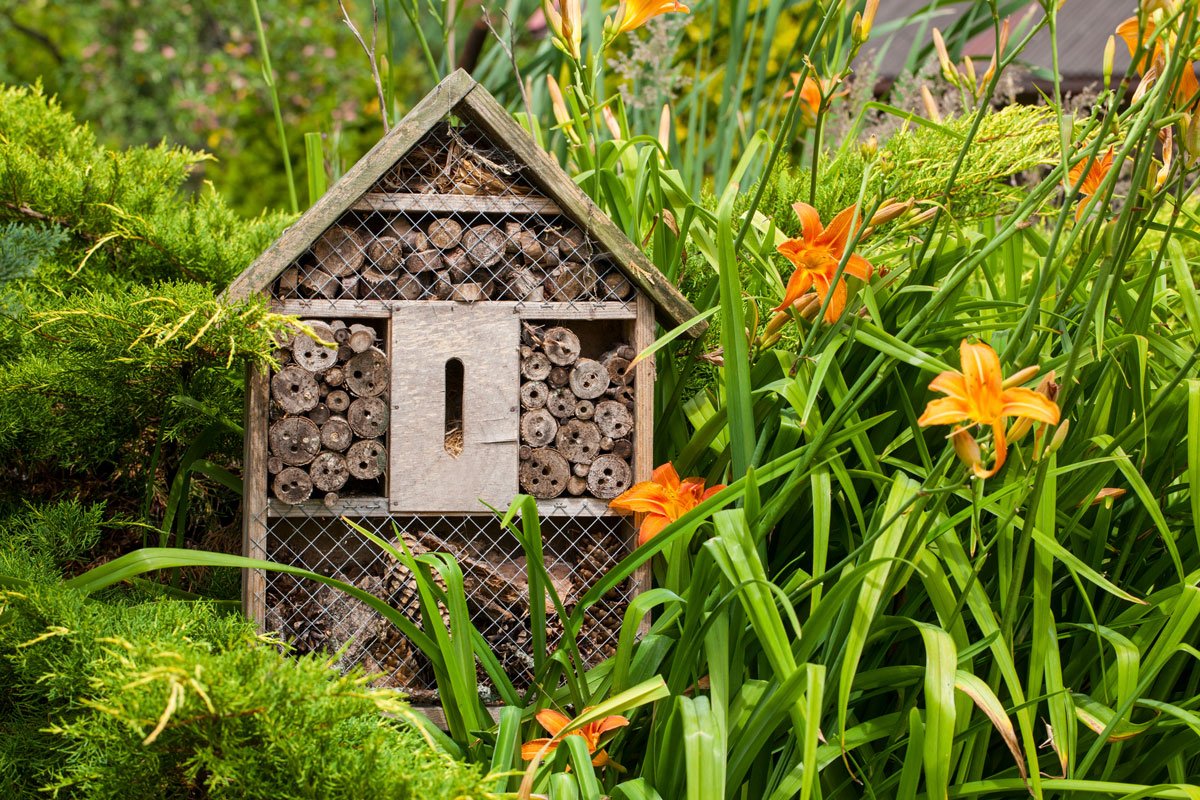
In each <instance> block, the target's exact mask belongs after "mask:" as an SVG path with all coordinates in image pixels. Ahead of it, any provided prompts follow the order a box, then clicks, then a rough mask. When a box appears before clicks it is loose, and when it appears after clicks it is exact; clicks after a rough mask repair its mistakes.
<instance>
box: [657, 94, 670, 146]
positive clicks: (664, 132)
mask: <svg viewBox="0 0 1200 800" xmlns="http://www.w3.org/2000/svg"><path fill="white" fill-rule="evenodd" d="M658 146H659V147H661V148H662V151H663V156H664V158H665V157H666V154H667V153H670V152H671V106H670V104H669V103H663V107H662V114H660V115H659V117H658Z"/></svg>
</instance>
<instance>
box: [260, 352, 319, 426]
mask: <svg viewBox="0 0 1200 800" xmlns="http://www.w3.org/2000/svg"><path fill="white" fill-rule="evenodd" d="M271 399H272V400H274V401H275V402H276V403H279V407H280V408H282V409H283V410H284V411H285V412H287V413H288V414H303V413H304V412H305V411H309V410H310V409H313V408H316V406H317V403H318V402H319V400H320V395H319V393H318V391H317V381H316V378H314V377H313V376H312V373H310V372H309V371H308V370H305V369H301V368H300V367H299V366H297V365H295V364H291V365H289V366H286V367H284V368H283V369H281V370H280V371H279V372H278V373H276V374H275V377H273V378H271Z"/></svg>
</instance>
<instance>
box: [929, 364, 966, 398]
mask: <svg viewBox="0 0 1200 800" xmlns="http://www.w3.org/2000/svg"><path fill="white" fill-rule="evenodd" d="M929 388H930V390H931V391H934V392H941V393H942V394H946V395H950V396H951V397H954V398H957V399H958V400H961V401H963V402H966V399H967V382H966V380H964V379H963V376H962V373H961V372H953V371H950V372H941V373H938V376H937V377H936V378H934V379H933V380H932V381H930V383H929Z"/></svg>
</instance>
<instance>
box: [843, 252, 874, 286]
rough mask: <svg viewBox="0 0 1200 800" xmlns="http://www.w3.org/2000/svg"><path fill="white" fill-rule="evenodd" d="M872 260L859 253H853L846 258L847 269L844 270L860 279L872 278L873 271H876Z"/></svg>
mask: <svg viewBox="0 0 1200 800" xmlns="http://www.w3.org/2000/svg"><path fill="white" fill-rule="evenodd" d="M874 269H875V268H874V267H872V266H871V262H870V261H867V260H866V259H865V258H863V257H862V256H860V255H859V254H858V253H851V254H850V258H849V259H847V260H846V269H845V270H844V272H845V273H846V274H847V275H853V276H854V277H856V278H858V279H859V280H860V281H869V280H871V273H872V272H873V271H874Z"/></svg>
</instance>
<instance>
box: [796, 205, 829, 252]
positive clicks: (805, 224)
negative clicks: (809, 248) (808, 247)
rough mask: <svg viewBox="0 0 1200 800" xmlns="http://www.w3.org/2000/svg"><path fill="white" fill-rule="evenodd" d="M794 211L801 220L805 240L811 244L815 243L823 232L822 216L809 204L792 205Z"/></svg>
mask: <svg viewBox="0 0 1200 800" xmlns="http://www.w3.org/2000/svg"><path fill="white" fill-rule="evenodd" d="M792 210H793V211H795V212H796V217H797V218H798V219H799V220H800V227H801V228H802V229H803V233H804V240H805V241H806V242H809V243H812V242H815V241H816V240H817V237H818V236H820V235H821V231H822V230H823V228H822V227H821V215H820V214H818V213H817V210H816V209H815V208H813V207H812V206H810V205H809V204H808V203H800V202H797V203H792Z"/></svg>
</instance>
